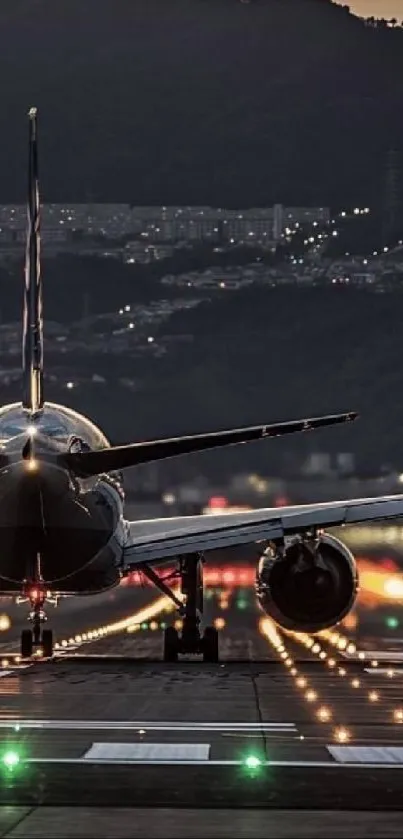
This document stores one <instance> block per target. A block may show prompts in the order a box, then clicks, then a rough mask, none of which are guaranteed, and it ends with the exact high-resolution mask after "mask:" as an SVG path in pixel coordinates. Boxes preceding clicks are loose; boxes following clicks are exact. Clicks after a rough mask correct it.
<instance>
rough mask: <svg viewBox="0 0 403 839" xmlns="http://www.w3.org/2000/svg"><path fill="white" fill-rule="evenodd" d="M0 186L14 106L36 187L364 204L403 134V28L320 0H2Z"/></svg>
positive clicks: (49, 192) (65, 196)
mask: <svg viewBox="0 0 403 839" xmlns="http://www.w3.org/2000/svg"><path fill="white" fill-rule="evenodd" d="M0 101H1V103H2V108H1V115H0V124H1V130H2V154H1V159H0V183H1V200H2V201H3V202H10V201H22V200H24V189H25V156H26V149H25V132H26V124H25V121H24V115H25V112H26V111H27V109H28V107H29V106H30V105H31V104H33V103H35V104H37V105H38V107H39V108H40V116H41V143H42V149H41V160H42V173H43V182H44V190H43V197H44V199H45V200H47V201H61V200H65V201H66V202H67V201H71V202H73V201H83V200H87V199H88V200H90V199H92V200H95V201H131V202H133V203H135V204H153V203H158V204H163V203H167V204H168V203H176V202H177V203H189V204H190V203H195V204H204V203H206V204H207V203H211V204H214V205H232V206H241V205H243V206H245V205H252V206H254V205H259V204H260V205H268V204H271V203H273V202H274V201H282V202H284V203H288V204H326V205H327V204H329V203H331V204H333V205H339V204H356V203H359V204H360V203H361V204H372V203H373V202H374V201H376V200H377V199H378V198H379V195H380V191H381V180H382V177H381V173H382V167H383V163H384V161H385V157H386V153H387V151H388V150H389V149H390V148H391V147H397V148H399V147H400V146H401V137H402V136H403V30H402V29H400V28H396V29H394V30H392V29H387V28H382V27H378V28H373V27H371V26H366V25H365V24H364V22H363V21H361V20H360V19H358V18H356V17H354V16H353V15H351V14H350V13H349V12H348V9H347V8H344V7H341V6H339V5H336V4H334V3H331V2H329V0H251V2H249V3H246V2H238V0H146V2H144V0H114V2H111V1H110V0H86V3H82V0H58V2H57V3H55V2H54V0H34V2H29V3H27V2H26V0H2V2H1V5H0Z"/></svg>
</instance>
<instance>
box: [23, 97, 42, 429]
mask: <svg viewBox="0 0 403 839" xmlns="http://www.w3.org/2000/svg"><path fill="white" fill-rule="evenodd" d="M28 118H29V158H28V226H27V244H26V255H25V288H24V313H23V334H22V379H23V395H22V406H23V408H24V409H25V410H26V411H29V413H30V414H32V415H35V414H38V413H40V411H41V410H42V408H43V319H42V279H41V265H40V229H39V228H40V205H39V180H38V140H37V109H36V108H31V109H30V111H29V112H28Z"/></svg>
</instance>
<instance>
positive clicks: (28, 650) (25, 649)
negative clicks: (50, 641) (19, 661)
mask: <svg viewBox="0 0 403 839" xmlns="http://www.w3.org/2000/svg"><path fill="white" fill-rule="evenodd" d="M33 648H34V639H33V637H32V632H31V630H30V629H23V630H22V632H21V656H22V658H31V656H32V650H33Z"/></svg>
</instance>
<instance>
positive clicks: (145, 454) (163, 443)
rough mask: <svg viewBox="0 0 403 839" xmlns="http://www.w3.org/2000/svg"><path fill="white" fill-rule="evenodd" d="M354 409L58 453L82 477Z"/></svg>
mask: <svg viewBox="0 0 403 839" xmlns="http://www.w3.org/2000/svg"><path fill="white" fill-rule="evenodd" d="M357 416H358V414H356V413H354V412H350V413H346V414H329V415H327V416H324V417H314V418H311V419H303V420H292V421H291V422H279V423H274V424H272V425H252V426H249V427H248V426H247V427H246V428H236V429H230V430H229V431H213V432H210V433H208V434H193V435H192V436H189V437H172V438H170V439H167V440H152V441H150V442H145V443H132V444H131V445H128V446H113V447H111V448H108V449H101V450H100V451H99V450H98V451H90V452H75V453H73V452H70V453H68V454H63V455H60V456H59V461H60V462H61V464H62V465H63V466H64V467H67V468H68V469H69V470H70V471H71V472H73V473H74V474H75V475H77V476H78V477H81V478H85V477H90V476H92V475H100V474H101V473H103V472H115V471H120V470H121V469H126V468H128V467H129V466H139V465H140V464H141V463H150V462H151V461H155V460H165V459H166V458H168V457H177V456H179V455H183V454H191V453H193V452H202V451H206V450H207V449H215V448H219V447H221V446H234V445H236V444H239V443H250V442H253V441H254V440H262V439H263V438H264V437H282V436H283V435H284V434H294V433H295V432H297V431H312V430H313V429H315V428H323V427H324V426H328V425H338V424H340V423H345V422H351V421H353V420H355V419H356V418H357Z"/></svg>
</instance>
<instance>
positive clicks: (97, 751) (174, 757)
mask: <svg viewBox="0 0 403 839" xmlns="http://www.w3.org/2000/svg"><path fill="white" fill-rule="evenodd" d="M210 748H211V745H210V743H93V744H92V746H91V748H90V749H88V751H87V752H85V754H84V755H83V758H84V760H91V759H95V760H102V761H104V760H106V761H109V760H111V759H112V760H127V761H133V760H147V761H152V762H154V761H156V760H157V761H159V760H168V761H169V762H170V763H171V762H172V763H176V762H177V761H178V760H197V761H200V762H204V761H208V759H209V757H210Z"/></svg>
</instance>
